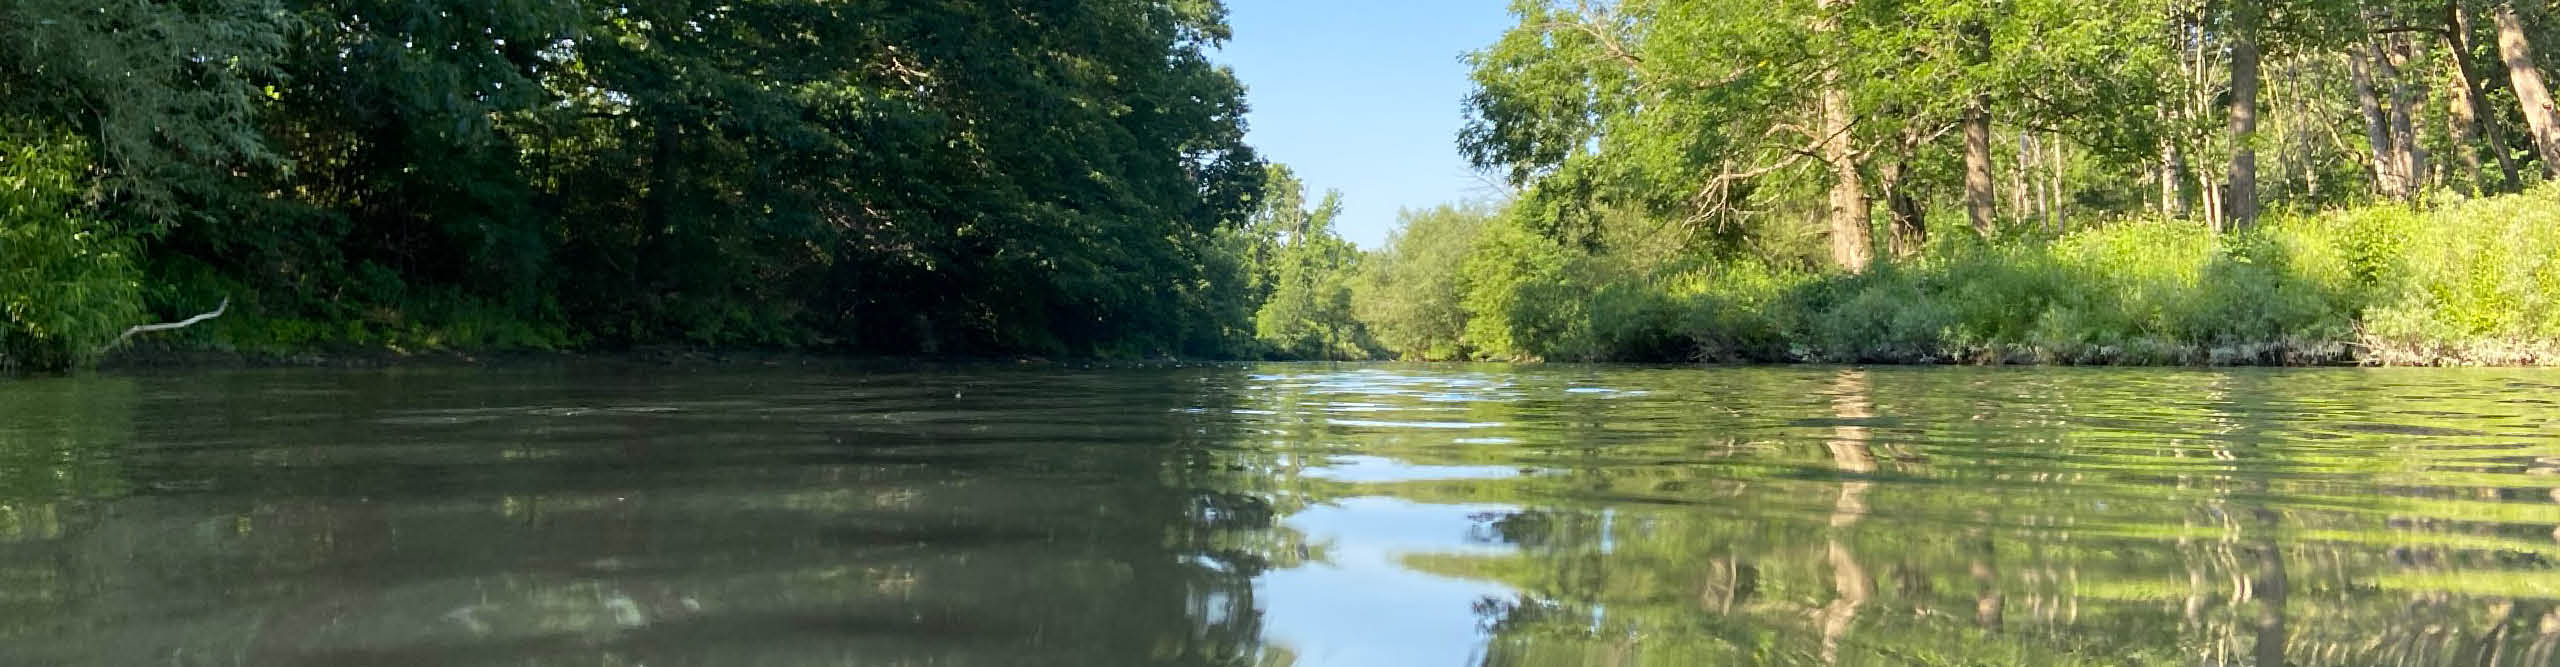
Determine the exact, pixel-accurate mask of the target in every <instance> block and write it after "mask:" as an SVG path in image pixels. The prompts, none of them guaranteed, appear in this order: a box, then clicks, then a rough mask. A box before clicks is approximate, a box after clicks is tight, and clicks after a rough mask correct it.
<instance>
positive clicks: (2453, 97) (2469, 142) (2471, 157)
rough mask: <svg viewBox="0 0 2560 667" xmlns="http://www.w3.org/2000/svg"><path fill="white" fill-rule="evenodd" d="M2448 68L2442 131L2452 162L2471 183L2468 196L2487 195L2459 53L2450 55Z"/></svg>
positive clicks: (2475, 119) (2477, 127) (2477, 123)
mask: <svg viewBox="0 0 2560 667" xmlns="http://www.w3.org/2000/svg"><path fill="white" fill-rule="evenodd" d="M2451 62H2452V66H2451V67H2448V68H2446V69H2447V70H2448V72H2447V74H2450V75H2451V76H2447V77H2445V87H2446V88H2447V91H2446V92H2448V93H2450V94H2448V95H2445V96H2444V111H2445V114H2444V126H2445V127H2444V129H2445V133H2446V134H2447V135H2448V136H2451V137H2453V147H2452V149H2453V157H2454V160H2455V161H2457V162H2459V163H2461V164H2462V173H2463V175H2465V176H2469V177H2470V179H2471V194H2473V195H2478V194H2482V193H2485V192H2488V191H2489V187H2490V186H2489V172H2488V170H2487V169H2486V168H2484V167H2482V166H2481V164H2480V147H2479V145H2478V144H2479V143H2480V117H2479V115H2477V114H2474V113H2472V109H2471V104H2472V99H2471V91H2470V86H2471V83H2470V82H2471V77H2469V76H2467V75H2466V73H2465V72H2463V71H2462V65H2461V63H2462V52H2460V51H2454V52H2453V58H2452V60H2451Z"/></svg>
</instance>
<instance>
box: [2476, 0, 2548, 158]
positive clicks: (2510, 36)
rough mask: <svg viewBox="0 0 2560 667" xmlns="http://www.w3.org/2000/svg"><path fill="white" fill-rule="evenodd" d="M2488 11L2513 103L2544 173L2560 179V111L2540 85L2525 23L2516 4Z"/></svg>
mask: <svg viewBox="0 0 2560 667" xmlns="http://www.w3.org/2000/svg"><path fill="white" fill-rule="evenodd" d="M2489 11H2490V17H2491V19H2492V20H2493V21H2494V22H2495V23H2496V24H2497V30H2498V55H2499V57H2500V59H2501V60H2502V61H2503V62H2504V63H2505V64H2506V67H2507V81H2508V84H2509V85H2510V86H2511V87H2513V88H2514V89H2515V93H2516V103H2517V104H2518V105H2519V106H2521V107H2523V109H2524V120H2525V127H2526V129H2527V130H2528V131H2529V132H2528V134H2530V135H2531V138H2532V139H2533V149H2534V151H2535V152H2536V153H2539V154H2541V156H2542V165H2543V169H2545V170H2546V171H2548V173H2550V174H2553V175H2560V111H2555V110H2553V109H2552V106H2551V105H2552V101H2551V90H2550V88H2549V87H2547V86H2545V85H2544V84H2543V80H2542V67H2541V65H2540V64H2539V63H2537V62H2536V61H2535V60H2534V53H2533V40H2532V39H2531V38H2529V37H2528V36H2526V34H2525V29H2524V19H2522V18H2519V17H2518V16H2517V15H2516V7H2515V3H2513V2H2509V1H2507V0H2500V1H2499V2H2498V3H2497V4H2495V5H2493V6H2492V7H2491V8H2490V10H2489Z"/></svg>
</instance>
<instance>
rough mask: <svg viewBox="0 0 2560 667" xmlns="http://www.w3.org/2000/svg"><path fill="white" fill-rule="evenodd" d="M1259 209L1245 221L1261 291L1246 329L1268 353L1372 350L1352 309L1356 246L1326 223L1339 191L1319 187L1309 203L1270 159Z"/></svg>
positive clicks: (1327, 354) (1337, 211) (1345, 354)
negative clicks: (1321, 192)
mask: <svg viewBox="0 0 2560 667" xmlns="http://www.w3.org/2000/svg"><path fill="white" fill-rule="evenodd" d="M1268 183H1269V184H1268V185H1267V186H1266V187H1267V188H1268V190H1267V191H1269V192H1271V193H1272V194H1273V196H1272V197H1271V198H1270V199H1269V200H1267V202H1266V203H1265V207H1264V209H1263V212H1262V213H1261V214H1260V215H1257V216H1256V217H1255V220H1254V223H1253V224H1252V226H1251V227H1249V229H1251V230H1254V231H1257V232H1260V233H1262V234H1264V235H1263V236H1261V237H1259V238H1258V239H1257V240H1256V241H1255V243H1254V244H1253V245H1252V248H1251V249H1252V252H1253V256H1254V257H1257V258H1260V259H1259V260H1258V261H1257V262H1255V263H1254V270H1253V275H1254V276H1255V277H1256V278H1255V283H1256V284H1258V285H1262V286H1265V287H1266V288H1267V289H1268V291H1267V292H1265V293H1264V294H1263V295H1262V298H1261V300H1260V303H1261V304H1262V305H1261V307H1260V308H1259V309H1257V310H1256V311H1255V312H1254V315H1253V329H1254V336H1255V338H1256V339H1257V340H1259V341H1260V342H1261V344H1262V345H1263V346H1265V347H1266V348H1267V349H1269V350H1270V351H1271V352H1272V353H1273V354H1277V355H1280V356H1283V357H1289V358H1297V359H1367V358H1371V357H1375V356H1378V352H1377V349H1376V348H1377V345H1376V344H1375V343H1374V342H1372V341H1371V340H1370V337H1369V332H1368V328H1367V327H1365V326H1363V325H1362V323H1361V321H1360V319H1359V318H1358V317H1357V316H1355V315H1354V314H1353V313H1352V298H1351V289H1352V281H1353V280H1354V278H1355V276H1357V275H1358V274H1359V271H1360V260H1361V254H1360V249H1359V248H1357V247H1354V246H1352V245H1351V242H1349V241H1344V240H1342V237H1341V236H1339V235H1337V234H1335V233H1334V231H1333V221H1334V219H1335V218H1337V217H1340V216H1341V214H1342V194H1341V193H1338V192H1328V193H1325V197H1324V200H1323V201H1322V202H1321V203H1318V204H1316V206H1315V208H1313V209H1305V208H1300V203H1301V202H1304V201H1305V197H1304V195H1303V192H1302V190H1301V186H1300V185H1299V183H1298V180H1297V179H1296V178H1295V177H1294V176H1291V175H1290V173H1289V171H1288V169H1287V168H1285V167H1277V166H1275V167H1272V168H1271V177H1270V180H1269V181H1268Z"/></svg>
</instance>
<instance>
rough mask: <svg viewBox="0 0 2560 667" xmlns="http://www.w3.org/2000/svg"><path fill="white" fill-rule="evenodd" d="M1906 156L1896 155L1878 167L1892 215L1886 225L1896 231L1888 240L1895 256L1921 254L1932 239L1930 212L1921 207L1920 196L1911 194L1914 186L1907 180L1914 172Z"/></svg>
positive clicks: (1879, 177)
mask: <svg viewBox="0 0 2560 667" xmlns="http://www.w3.org/2000/svg"><path fill="white" fill-rule="evenodd" d="M1905 159H1906V158H1901V157H1896V158H1894V159H1893V161H1891V162H1887V163H1885V164H1884V166H1883V167H1881V168H1878V169H1877V170H1876V180H1877V181H1879V183H1877V185H1878V186H1879V187H1880V188H1881V189H1882V190H1884V203H1885V211H1886V213H1887V214H1888V216H1889V217H1888V219H1887V223H1886V226H1887V227H1889V228H1890V229H1889V231H1890V232H1892V233H1891V235H1890V236H1887V237H1886V238H1885V241H1886V242H1887V243H1888V244H1889V246H1888V247H1889V248H1890V249H1891V251H1892V252H1893V256H1895V257H1912V256H1916V255H1919V254H1920V248H1921V246H1923V245H1926V244H1927V243H1928V242H1929V222H1928V212H1927V211H1926V210H1924V209H1922V208H1921V206H1920V199H1919V198H1917V197H1913V196H1912V195H1911V188H1910V187H1908V185H1909V184H1908V183H1907V182H1906V181H1905V179H1906V178H1908V177H1909V176H1910V170H1909V168H1908V167H1907V165H1906V162H1905Z"/></svg>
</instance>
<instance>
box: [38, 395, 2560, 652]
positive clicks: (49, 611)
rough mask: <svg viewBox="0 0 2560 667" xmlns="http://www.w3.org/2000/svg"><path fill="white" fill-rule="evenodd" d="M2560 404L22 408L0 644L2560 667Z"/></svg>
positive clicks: (594, 400) (278, 400)
mask: <svg viewBox="0 0 2560 667" xmlns="http://www.w3.org/2000/svg"><path fill="white" fill-rule="evenodd" d="M2555 399H2560V374H2554V373H2552V372H2548V371H2488V370H2481V371H2456V370H2338V369H2332V370H2283V371H2269V370H2237V371H2198V370H2097V369H2035V370H2027V369H1973V368H1951V369H1850V368H1812V367H1808V368H1714V369H1696V368H1677V369H1674V368H1639V367H1582V366H1547V367H1509V366H1455V365H1453V366H1406V365H1374V366H1360V365H1346V366H1331V365H1288V364H1280V365H1251V366H1209V367H1156V368H1129V369H1112V370H1077V369H1065V368H1014V367H951V368H942V369H936V370H932V371H921V372H919V371H897V372H882V371H878V370H865V369H858V368H851V367H843V368H754V369H720V370H670V369H656V368H645V369H644V368H631V367H619V366H617V367H574V368H542V369H507V370H458V369H457V370H427V369H404V370H390V371H343V370H291V371H244V372H222V373H203V374H189V375H173V376H148V375H146V376H137V377H93V378H76V379H41V380H18V381H6V382H0V665H109V666H122V665H180V666H196V665H204V666H217V665H218V666H235V665H237V666H262V667H263V666H270V665H288V666H289V665H525V666H551V665H563V666H565V665H578V666H594V665H653V666H654V665H836V664H849V665H870V664H962V665H967V664H986V665H1011V664H1091V665H1126V664H1228V665H1287V664H1297V665H1459V664H1479V663H1481V664H1495V665H1720V664H1826V663H1836V664H1925V665H1953V664H1992V665H2008V664H2017V665H2070V664H2088V665H2125V664H2137V665H2199V664H2211V665H2219V664H2234V665H2246V664H2257V665H2278V664H2293V665H2331V664H2336V665H2373V664H2392V665H2551V664H2560V662H2556V661H2560V654H2555V651H2560V568H2555V565H2560V562H2555V561H2560V404H2556V403H2555Z"/></svg>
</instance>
